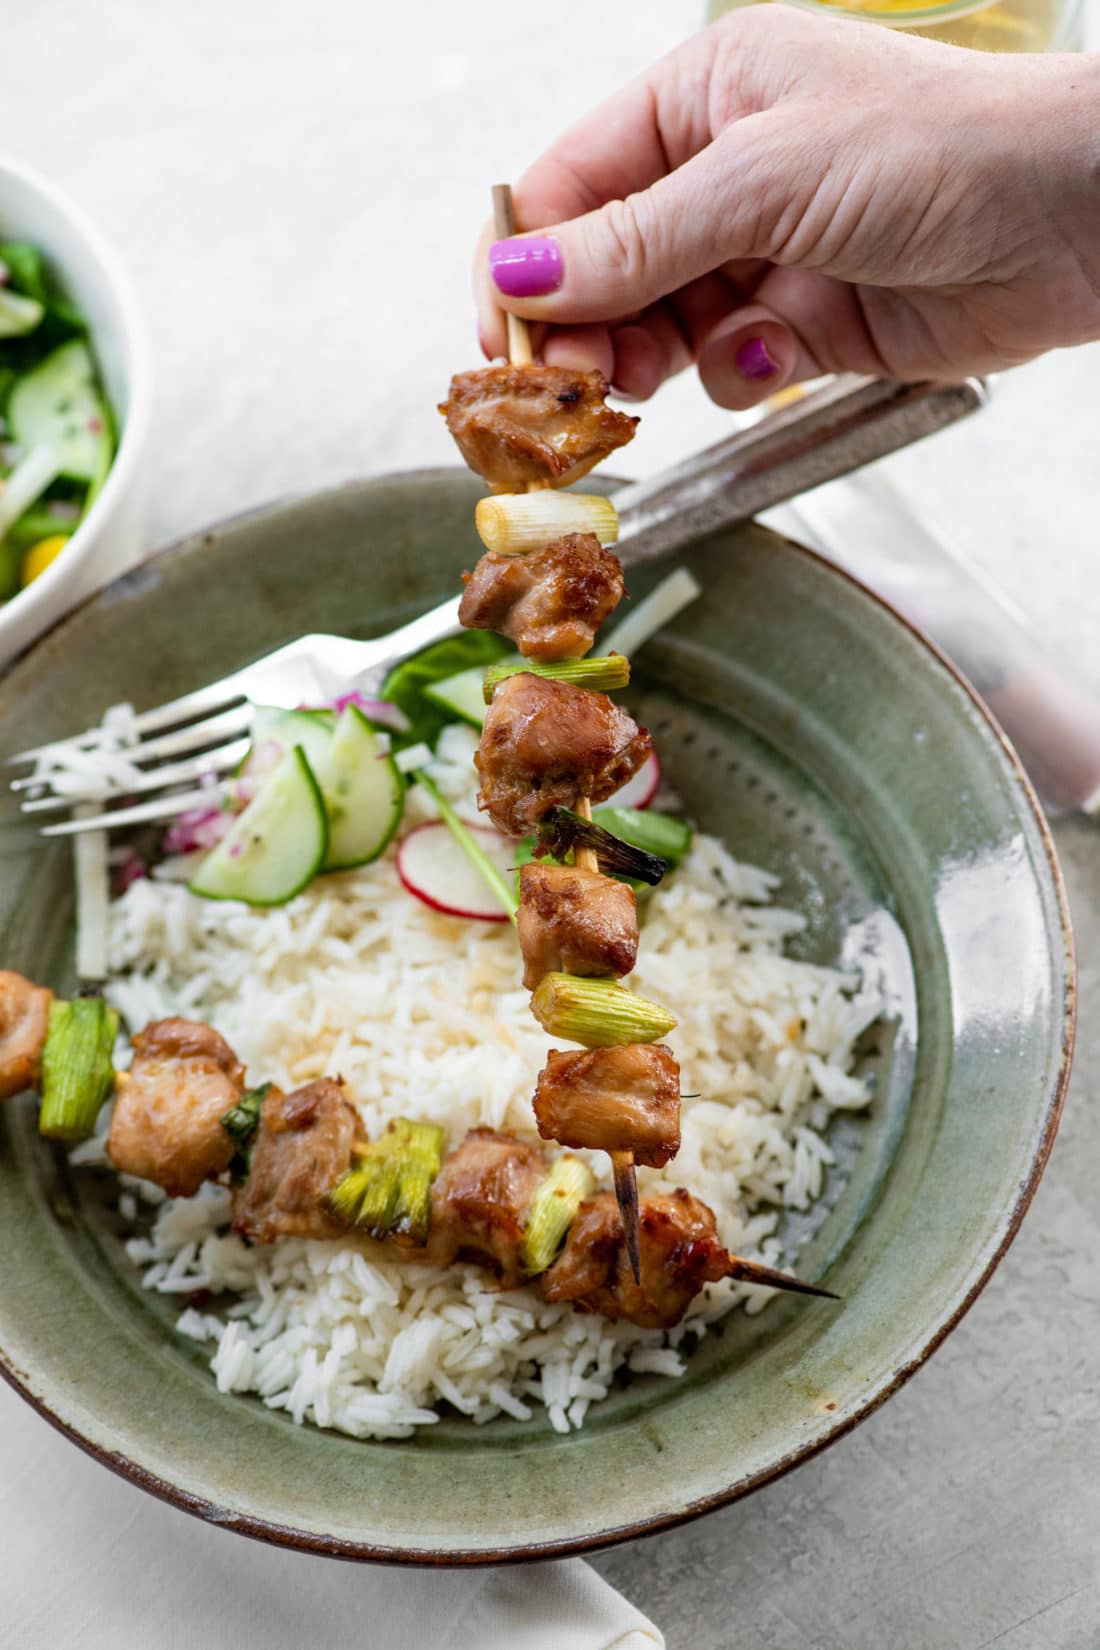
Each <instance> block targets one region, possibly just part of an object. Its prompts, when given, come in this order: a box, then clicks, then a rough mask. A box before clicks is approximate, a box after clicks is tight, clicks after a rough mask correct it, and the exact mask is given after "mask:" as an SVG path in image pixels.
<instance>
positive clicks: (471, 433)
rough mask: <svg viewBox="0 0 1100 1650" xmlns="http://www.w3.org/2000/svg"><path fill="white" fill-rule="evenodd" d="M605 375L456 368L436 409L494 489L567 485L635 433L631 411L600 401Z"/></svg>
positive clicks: (535, 368)
mask: <svg viewBox="0 0 1100 1650" xmlns="http://www.w3.org/2000/svg"><path fill="white" fill-rule="evenodd" d="M607 390H608V384H607V380H606V378H604V376H603V374H602V373H599V372H582V371H579V370H576V369H574V368H572V367H547V366H543V365H542V363H541V362H538V361H535V362H533V363H531V365H529V366H519V367H512V366H496V367H482V368H480V370H478V371H476V372H459V373H456V374H455V376H454V377H453V378H452V379H451V390H450V394H449V396H448V398H447V400H446V401H444V402H442V404H441V405H440V408H439V410H440V412H441V413H442V414H443V416H444V418H445V419H446V420H447V428H448V429H449V430H450V432H451V434H452V435H453V436H454V438H455V441H456V442H457V443H458V448H459V451H460V452H461V454H462V456H463V458H464V459H465V460H466V462H467V464H468V465H469V466H470V468H471V470H476V471H477V474H478V475H479V476H484V478H485V480H486V481H487V482H488V483H489V486H490V487H491V488H492V490H493V492H494V493H522V492H526V490H527V488H528V487H529V486H535V487H569V486H571V485H572V483H573V482H574V481H579V479H580V478H581V476H583V475H587V474H588V472H589V470H591V469H592V467H593V466H594V465H596V464H598V463H599V462H600V460H601V458H606V457H607V455H608V453H611V452H614V451H615V448H616V447H625V445H626V443H627V442H628V441H632V440H633V439H634V426H635V425H636V424H637V423H638V422H639V420H638V419H637V418H631V417H628V416H627V414H626V413H621V412H613V411H612V409H611V408H610V407H608V406H605V405H604V396H605V395H606V394H607Z"/></svg>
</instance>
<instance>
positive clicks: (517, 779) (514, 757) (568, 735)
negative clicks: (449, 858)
mask: <svg viewBox="0 0 1100 1650" xmlns="http://www.w3.org/2000/svg"><path fill="white" fill-rule="evenodd" d="M652 749H653V740H652V739H651V738H650V736H649V734H648V733H647V731H646V730H645V728H639V727H638V726H637V724H636V723H635V722H632V721H631V719H630V717H629V716H628V715H627V714H626V712H625V711H624V710H620V709H619V707H618V705H616V704H614V703H613V702H612V701H611V700H610V699H609V698H608V697H607V695H606V693H593V692H591V691H590V689H588V688H579V687H572V686H570V685H569V684H568V683H565V682H555V681H551V680H550V679H549V678H544V677H541V676H531V675H528V674H527V673H526V672H521V673H520V674H519V675H517V676H507V677H505V679H504V681H503V682H501V684H500V686H499V687H498V688H497V690H496V692H495V693H494V694H493V702H492V704H491V705H490V706H489V708H488V711H487V712H486V715H485V725H484V727H483V728H482V731H481V745H480V747H479V749H478V752H477V755H476V756H475V758H474V761H475V762H476V764H477V770H478V773H479V774H480V776H481V789H480V791H479V793H478V799H477V800H478V807H479V808H481V809H483V810H484V812H485V813H487V814H488V815H489V818H490V819H491V820H492V822H493V824H494V825H495V826H496V827H497V829H498V830H499V831H503V832H504V834H505V835H506V836H524V835H525V834H526V833H527V832H528V831H530V830H532V829H533V828H534V827H535V826H536V825H537V824H538V822H539V820H540V819H544V818H545V817H546V815H547V814H548V813H549V812H550V809H551V808H554V807H559V806H561V807H566V808H572V807H575V806H576V803H577V801H578V799H579V798H580V797H588V798H589V799H590V800H591V801H592V802H604V801H606V800H607V798H608V797H609V796H611V795H613V793H614V792H615V791H617V790H618V789H619V787H620V785H625V784H626V782H627V780H628V779H629V778H630V776H631V775H632V774H634V773H637V771H638V769H639V768H640V767H641V765H642V763H643V762H644V761H645V759H646V757H647V756H648V755H649V753H650V751H651V750H652Z"/></svg>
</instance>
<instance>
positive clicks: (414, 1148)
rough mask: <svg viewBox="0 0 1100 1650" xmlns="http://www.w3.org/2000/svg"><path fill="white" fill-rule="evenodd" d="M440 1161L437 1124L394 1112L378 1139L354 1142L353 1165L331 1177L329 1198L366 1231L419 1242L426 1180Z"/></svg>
mask: <svg viewBox="0 0 1100 1650" xmlns="http://www.w3.org/2000/svg"><path fill="white" fill-rule="evenodd" d="M442 1161H443V1130H442V1129H440V1128H437V1127H436V1125H435V1124H434V1123H412V1122H410V1121H409V1119H408V1118H407V1117H399V1118H398V1119H397V1120H396V1122H394V1123H391V1124H390V1126H389V1128H388V1129H387V1130H386V1132H385V1134H383V1135H382V1136H381V1137H380V1138H379V1139H378V1140H374V1141H372V1142H371V1144H370V1145H369V1146H363V1147H361V1148H360V1152H359V1165H358V1167H357V1168H354V1169H349V1171H348V1173H347V1174H346V1175H344V1176H343V1178H342V1179H341V1180H339V1181H338V1182H337V1184H336V1185H335V1186H334V1187H333V1189H332V1191H331V1192H330V1193H329V1194H328V1197H329V1202H330V1204H331V1205H332V1207H333V1208H334V1209H335V1210H336V1212H337V1214H339V1215H342V1216H343V1218H344V1219H345V1220H347V1221H349V1222H350V1223H351V1224H352V1225H354V1226H359V1227H361V1228H362V1230H363V1231H365V1232H368V1233H369V1234H370V1236H371V1237H374V1238H386V1237H401V1238H405V1239H407V1240H408V1241H409V1242H412V1243H423V1241H424V1239H425V1238H426V1237H427V1235H428V1219H429V1216H430V1214H431V1187H432V1181H433V1180H434V1179H435V1177H436V1175H437V1174H438V1173H439V1167H440V1164H441V1163H442Z"/></svg>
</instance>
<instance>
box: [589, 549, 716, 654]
mask: <svg viewBox="0 0 1100 1650" xmlns="http://www.w3.org/2000/svg"><path fill="white" fill-rule="evenodd" d="M702 594H703V587H702V585H701V584H700V583H699V580H698V579H697V578H696V577H695V575H694V573H689V572H688V570H687V568H686V567H678V568H677V569H676V571H675V573H670V574H669V576H668V578H667V579H662V580H661V582H660V584H659V585H657V587H656V588H655V589H654V590H651V591H650V592H649V595H648V596H644V597H643V598H642V600H641V601H640V602H638V603H637V605H636V606H635V607H633V608H631V610H630V612H629V613H628V614H627V615H626V618H625V619H621V620H620V621H619V623H618V624H617V625H616V626H615V628H614V630H613V631H612V632H611V634H610V636H608V637H606V639H604V641H603V649H604V652H605V653H626V654H628V655H629V654H633V653H637V651H638V649H639V648H640V647H641V646H642V645H643V644H644V643H645V642H648V640H649V638H650V637H651V636H655V635H656V633H657V631H658V630H660V629H661V628H662V627H663V626H664V625H666V624H668V623H669V622H670V621H671V620H672V619H674V618H675V617H676V615H677V613H679V612H680V611H681V610H682V609H683V608H685V607H687V606H689V605H690V603H692V602H693V601H694V600H695V598H696V597H697V596H701V595H702Z"/></svg>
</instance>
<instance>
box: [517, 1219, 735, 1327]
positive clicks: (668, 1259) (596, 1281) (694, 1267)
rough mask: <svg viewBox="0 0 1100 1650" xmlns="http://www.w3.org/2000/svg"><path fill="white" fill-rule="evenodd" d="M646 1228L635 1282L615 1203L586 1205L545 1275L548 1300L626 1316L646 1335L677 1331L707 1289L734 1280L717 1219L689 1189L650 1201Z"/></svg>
mask: <svg viewBox="0 0 1100 1650" xmlns="http://www.w3.org/2000/svg"><path fill="white" fill-rule="evenodd" d="M639 1225H640V1250H641V1272H640V1277H639V1281H638V1282H637V1283H635V1281H634V1276H633V1274H632V1272H631V1270H630V1261H629V1259H628V1258H627V1253H626V1244H625V1241H624V1237H623V1222H622V1216H621V1215H620V1213H619V1207H618V1204H617V1203H616V1201H615V1198H614V1197H613V1196H612V1194H611V1193H610V1192H601V1193H600V1194H599V1196H597V1197H594V1198H590V1199H589V1201H588V1202H587V1203H582V1204H581V1206H580V1209H579V1210H578V1212H577V1218H576V1220H574V1222H573V1225H572V1226H571V1227H570V1230H569V1236H568V1238H567V1240H566V1244H565V1248H564V1250H563V1251H562V1253H561V1255H560V1257H559V1259H558V1260H557V1261H555V1263H554V1265H553V1266H552V1267H551V1268H550V1270H549V1271H548V1272H546V1273H544V1275H543V1279H542V1288H543V1293H544V1295H545V1296H546V1298H547V1300H550V1301H572V1302H573V1303H574V1305H575V1306H576V1308H577V1310H578V1311H580V1312H599V1313H602V1315H603V1316H604V1317H605V1318H625V1319H626V1320H627V1322H629V1323H635V1324H638V1325H639V1326H640V1327H641V1328H643V1329H670V1328H671V1327H672V1325H673V1324H676V1323H679V1321H680V1319H681V1318H682V1317H683V1315H684V1313H685V1312H686V1311H687V1309H688V1307H689V1306H690V1304H691V1302H692V1301H693V1300H694V1298H695V1296H696V1295H697V1294H698V1293H699V1291H700V1289H701V1288H702V1287H703V1285H704V1284H705V1283H715V1282H717V1280H718V1279H719V1278H724V1277H726V1276H727V1275H728V1274H729V1272H730V1256H729V1254H728V1252H727V1251H726V1249H725V1248H724V1247H723V1245H722V1244H721V1242H720V1241H719V1238H718V1233H717V1230H716V1227H715V1221H714V1215H713V1213H712V1212H711V1210H710V1209H708V1208H707V1206H706V1204H705V1203H701V1202H700V1201H699V1199H698V1198H697V1197H693V1196H692V1195H691V1193H690V1192H688V1191H685V1190H684V1188H683V1187H681V1188H680V1189H679V1190H678V1191H675V1192H671V1193H665V1194H662V1195H661V1196H655V1197H647V1198H643V1200H642V1202H641V1206H640V1209H639Z"/></svg>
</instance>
